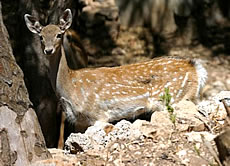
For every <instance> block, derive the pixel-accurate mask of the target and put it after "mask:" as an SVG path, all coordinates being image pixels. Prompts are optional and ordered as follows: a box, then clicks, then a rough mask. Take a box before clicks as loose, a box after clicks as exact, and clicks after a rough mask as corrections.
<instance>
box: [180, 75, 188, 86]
mask: <svg viewBox="0 0 230 166" xmlns="http://www.w3.org/2000/svg"><path fill="white" fill-rule="evenodd" d="M188 75H189V73H188V72H187V73H186V74H185V77H184V80H183V82H182V84H181V88H183V87H184V86H185V84H186V82H187V80H188Z"/></svg>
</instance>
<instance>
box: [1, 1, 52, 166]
mask: <svg viewBox="0 0 230 166" xmlns="http://www.w3.org/2000/svg"><path fill="white" fill-rule="evenodd" d="M1 9H2V7H1V2H0V87H1V88H0V165H3V166H8V165H30V164H31V163H33V162H34V161H37V160H41V159H46V158H48V157H50V153H49V152H48V151H47V148H46V145H45V141H44V137H43V135H42V132H41V129H40V126H39V123H38V120H37V117H36V114H35V111H34V110H33V109H32V108H31V102H30V100H29V97H28V92H27V89H26V87H25V84H24V80H23V73H22V71H21V69H20V68H19V67H18V65H17V64H16V62H15V58H14V56H13V52H12V48H11V45H10V42H9V36H8V32H7V30H6V27H5V25H4V24H3V19H2V13H1Z"/></svg>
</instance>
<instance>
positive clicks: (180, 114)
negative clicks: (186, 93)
mask: <svg viewBox="0 0 230 166" xmlns="http://www.w3.org/2000/svg"><path fill="white" fill-rule="evenodd" d="M174 113H175V114H176V128H177V129H178V130H179V131H204V130H205V124H204V122H203V121H201V119H203V117H202V115H201V114H200V113H199V112H198V111H197V108H196V105H195V104H194V103H193V102H191V101H186V100H182V101H180V102H179V103H178V104H176V106H175V110H174Z"/></svg>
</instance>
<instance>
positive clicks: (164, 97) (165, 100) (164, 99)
mask: <svg viewBox="0 0 230 166" xmlns="http://www.w3.org/2000/svg"><path fill="white" fill-rule="evenodd" d="M160 99H161V100H162V102H163V104H164V105H165V106H166V109H167V111H168V113H169V118H170V120H171V121H172V123H173V124H174V126H175V124H176V114H174V109H173V107H172V106H171V105H170V102H171V99H172V96H171V95H170V94H169V88H165V93H164V94H163V95H161V96H160Z"/></svg>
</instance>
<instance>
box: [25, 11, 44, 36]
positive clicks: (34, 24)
mask: <svg viewBox="0 0 230 166" xmlns="http://www.w3.org/2000/svg"><path fill="white" fill-rule="evenodd" d="M24 19H25V22H26V26H27V27H28V29H29V30H30V31H31V32H33V33H40V32H41V30H42V26H41V24H40V23H39V21H37V20H36V18H35V17H33V16H31V15H29V14H25V15H24Z"/></svg>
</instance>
